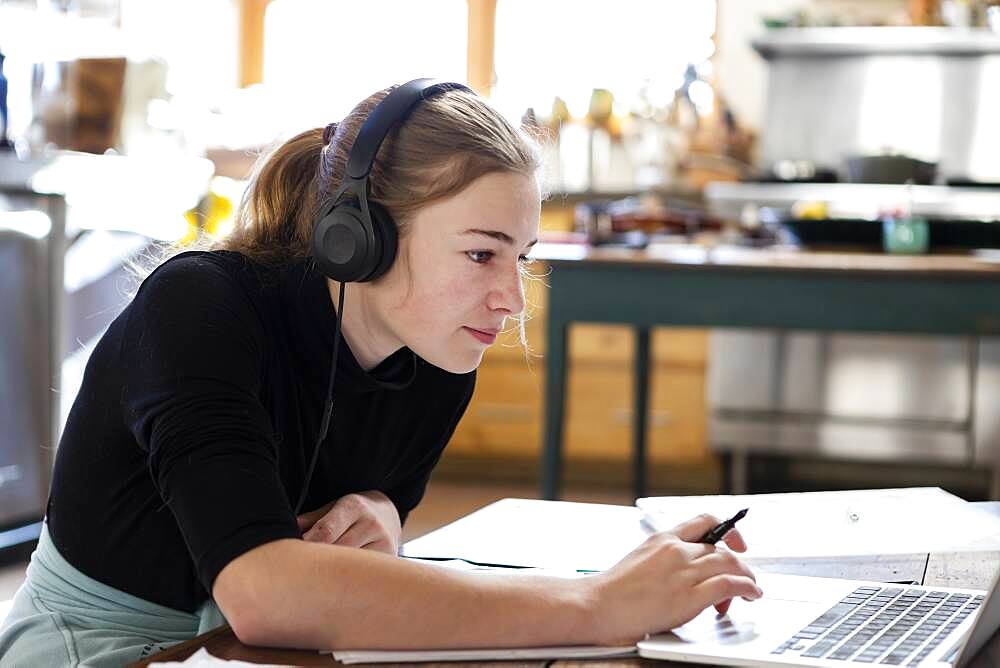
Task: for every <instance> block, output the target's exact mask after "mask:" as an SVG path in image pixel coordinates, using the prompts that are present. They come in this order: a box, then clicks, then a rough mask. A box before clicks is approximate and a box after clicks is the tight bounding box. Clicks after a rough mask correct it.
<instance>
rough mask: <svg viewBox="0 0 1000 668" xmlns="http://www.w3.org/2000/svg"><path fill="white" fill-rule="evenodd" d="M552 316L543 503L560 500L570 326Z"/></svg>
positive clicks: (547, 357) (547, 364)
mask: <svg viewBox="0 0 1000 668" xmlns="http://www.w3.org/2000/svg"><path fill="white" fill-rule="evenodd" d="M553 316H554V314H550V315H549V326H548V340H547V342H546V349H545V444H544V449H543V451H542V475H541V478H542V481H541V482H542V488H541V495H542V498H543V499H548V500H555V499H558V498H559V483H560V477H561V475H562V445H563V428H564V426H565V425H564V424H563V422H564V418H565V411H566V335H567V329H568V327H569V325H568V323H566V322H561V321H555V320H553Z"/></svg>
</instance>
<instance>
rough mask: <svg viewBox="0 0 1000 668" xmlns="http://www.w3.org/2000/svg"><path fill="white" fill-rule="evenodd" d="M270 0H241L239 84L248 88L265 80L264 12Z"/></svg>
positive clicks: (238, 9)
mask: <svg viewBox="0 0 1000 668" xmlns="http://www.w3.org/2000/svg"><path fill="white" fill-rule="evenodd" d="M269 1H270V0H239V1H238V2H237V11H238V12H239V23H240V33H239V49H240V60H239V85H240V88H246V87H247V86H250V85H252V84H255V83H260V82H261V81H263V80H264V14H265V12H266V11H267V3H268V2H269Z"/></svg>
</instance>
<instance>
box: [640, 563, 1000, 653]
mask: <svg viewBox="0 0 1000 668" xmlns="http://www.w3.org/2000/svg"><path fill="white" fill-rule="evenodd" d="M757 581H758V583H759V584H760V585H761V588H762V589H763V590H764V597H763V598H761V599H759V600H757V601H754V602H752V603H747V602H746V601H743V600H740V599H738V600H736V601H733V605H732V607H731V608H730V610H729V612H728V613H727V614H726V615H717V614H715V611H714V610H713V609H712V608H709V609H708V610H706V611H704V612H702V614H700V615H699V616H698V617H696V618H695V619H693V620H692V621H690V622H688V623H687V624H684V625H683V626H680V627H678V628H676V629H674V630H673V631H671V632H669V633H663V634H658V635H655V636H652V637H650V638H648V639H646V640H643V641H641V642H639V644H638V649H639V655H640V656H642V657H646V658H649V659H668V660H671V661H679V662H685V663H708V664H713V665H721V666H861V665H865V666H875V665H878V666H886V665H891V666H948V665H955V666H958V667H959V668H961V666H965V665H967V664H968V663H969V662H970V661H971V660H972V658H973V657H974V656H975V655H976V653H977V652H978V651H979V650H980V648H982V646H983V645H984V644H986V642H987V641H988V640H989V639H990V638H991V637H992V636H993V634H994V633H996V632H997V630H998V629H1000V594H998V593H997V591H998V589H1000V576H998V577H996V578H994V581H993V585H992V587H991V590H990V591H989V592H986V591H980V590H975V589H955V588H949V587H923V586H902V585H896V584H885V583H880V582H869V581H861V580H841V579H834V578H814V577H804V576H795V575H779V574H769V573H763V574H760V575H758V577H757Z"/></svg>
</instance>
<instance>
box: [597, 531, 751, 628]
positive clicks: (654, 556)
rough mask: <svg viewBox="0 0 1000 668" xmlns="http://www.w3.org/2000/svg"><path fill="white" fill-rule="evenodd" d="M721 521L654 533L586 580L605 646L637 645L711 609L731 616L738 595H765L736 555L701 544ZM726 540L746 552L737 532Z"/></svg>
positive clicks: (738, 549)
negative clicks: (607, 644) (610, 644)
mask: <svg viewBox="0 0 1000 668" xmlns="http://www.w3.org/2000/svg"><path fill="white" fill-rule="evenodd" d="M718 523H719V520H718V519H717V518H715V517H712V516H711V515H699V516H698V517H696V518H694V519H692V520H689V521H687V522H684V523H683V524H680V525H678V526H676V527H675V528H674V529H672V530H671V531H664V532H661V533H658V534H654V535H652V536H650V537H649V538H648V539H647V540H646V542H644V543H643V544H642V545H640V546H639V547H638V548H636V549H635V550H634V551H632V553H631V554H629V555H628V556H626V557H625V558H624V559H622V560H621V561H620V562H618V563H617V564H616V565H615V566H614V567H613V568H611V569H610V570H608V571H605V572H604V573H601V574H599V575H595V576H592V577H590V578H587V579H586V580H584V581H583V582H585V583H587V585H586V586H591V587H593V590H592V591H591V595H592V596H593V597H594V602H595V604H596V610H597V615H596V619H595V622H596V623H597V624H598V625H599V626H598V628H597V629H596V630H597V632H598V633H599V634H600V635H601V637H602V638H603V640H602V641H603V642H610V643H619V642H622V641H625V642H629V643H631V642H635V641H636V640H637V639H639V638H642V637H643V635H645V634H646V633H655V632H659V631H666V630H668V629H672V628H675V627H677V626H680V625H682V624H684V623H686V622H689V621H690V620H692V619H694V618H695V617H696V616H698V614H699V613H700V612H701V611H702V610H704V609H705V608H707V607H708V606H709V605H714V606H715V608H716V610H718V611H719V613H720V614H725V612H726V610H728V609H729V604H730V602H731V601H732V599H733V598H734V597H736V596H741V597H743V598H744V599H746V600H751V601H752V600H755V599H757V598H760V597H761V595H762V593H763V592H762V591H761V590H760V588H759V587H758V586H757V583H756V580H755V578H754V575H753V572H752V571H751V570H750V569H749V568H748V567H747V566H746V564H744V563H743V562H741V561H740V560H739V559H738V558H737V557H736V556H735V555H734V554H733V553H732V552H729V551H727V550H720V549H717V548H716V547H715V546H714V545H705V544H703V543H697V542H695V541H697V540H698V539H699V538H701V536H702V535H704V533H705V532H706V531H708V530H709V529H711V528H712V527H714V526H715V525H716V524H718ZM723 540H724V541H725V543H726V545H728V546H729V547H730V548H731V549H733V550H736V551H737V552H744V551H745V550H746V543H745V542H743V537H742V536H740V533H739V531H738V530H736V529H733V530H732V531H730V532H729V533H728V534H726V536H725V538H724V539H723ZM605 634H607V635H605Z"/></svg>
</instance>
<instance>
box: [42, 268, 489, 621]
mask: <svg viewBox="0 0 1000 668" xmlns="http://www.w3.org/2000/svg"><path fill="white" fill-rule="evenodd" d="M335 318H336V313H335V309H334V305H333V303H332V300H331V298H330V294H329V291H328V289H327V284H326V281H325V278H324V277H323V276H322V275H321V274H320V273H319V272H318V271H317V270H316V269H315V268H314V267H313V266H312V263H311V262H308V261H302V262H296V263H292V264H290V265H285V266H283V267H281V268H272V267H266V266H264V265H261V264H259V263H255V262H252V261H250V260H248V259H247V258H245V257H244V256H242V255H240V254H238V253H233V252H226V251H212V252H188V253H183V254H181V255H178V256H176V257H174V258H171V259H170V260H168V261H167V262H165V263H164V264H163V265H161V266H160V267H158V268H157V269H156V270H155V271H154V272H153V273H152V274H150V275H149V276H148V277H147V278H146V280H145V281H143V283H142V285H141V286H140V288H139V291H138V293H137V294H136V296H135V298H134V299H133V300H132V302H131V303H130V304H129V306H128V307H126V309H125V310H124V311H123V312H122V314H121V315H120V316H119V317H118V318H117V319H116V320H115V321H114V322H113V323H112V324H111V326H110V327H109V328H108V331H107V332H106V333H105V334H104V336H103V337H102V338H101V340H100V342H99V343H98V344H97V346H96V348H95V350H94V351H93V353H92V355H91V357H90V360H89V362H88V364H87V368H86V371H85V373H84V378H83V384H82V386H81V389H80V392H79V395H78V396H77V398H76V401H75V403H74V404H73V408H72V410H71V412H70V415H69V419H68V421H67V424H66V427H65V430H64V433H63V436H62V439H61V441H60V444H59V450H58V454H57V456H56V464H55V470H54V473H53V480H52V486H51V492H50V495H49V502H48V527H49V532H50V534H51V537H52V540H53V542H54V543H55V546H56V548H57V549H58V550H59V552H60V553H61V554H62V555H63V557H65V558H66V559H67V560H68V561H69V562H70V563H71V564H72V565H73V566H75V567H76V568H77V569H78V570H80V571H82V572H83V573H85V574H86V575H89V576H90V577H92V578H94V579H96V580H98V581H100V582H103V583H105V584H108V585H110V586H112V587H115V588H117V589H120V590H122V591H125V592H128V593H130V594H133V595H135V596H139V597H140V598H143V599H146V600H148V601H153V602H155V603H159V604H161V605H165V606H168V607H171V608H175V609H178V610H186V611H194V610H196V609H197V608H198V606H199V605H200V604H201V603H202V602H204V601H205V600H206V599H207V597H208V595H209V594H208V592H211V588H212V584H213V582H214V581H215V578H216V576H217V575H218V574H219V571H221V570H222V568H223V567H224V566H225V565H226V564H228V563H229V562H230V561H231V560H233V559H235V558H236V557H238V556H239V555H241V554H243V553H244V552H246V551H248V550H250V549H252V548H254V547H256V546H258V545H262V544H264V543H267V542H270V541H274V540H277V539H281V538H300V537H301V533H300V532H299V530H298V527H297V525H296V519H295V515H294V512H293V507H294V504H295V503H296V501H297V500H298V497H299V494H300V492H301V489H302V485H303V482H304V477H305V471H306V468H307V467H308V464H309V460H310V458H311V456H312V452H313V447H314V445H315V443H316V438H317V435H318V431H319V425H320V420H321V417H322V411H323V407H324V400H325V398H326V389H327V382H328V380H329V371H330V359H331V356H332V352H333V332H334V323H335ZM474 385H475V372H472V373H468V374H461V375H458V374H452V373H448V372H446V371H443V370H441V369H439V368H437V367H435V366H433V365H431V364H429V363H427V362H425V361H424V360H422V359H420V358H419V357H417V356H415V355H414V354H413V353H412V352H411V351H409V350H408V349H406V348H403V349H401V350H399V351H397V352H396V353H394V354H392V355H390V356H389V357H388V358H387V359H386V360H384V361H383V362H382V363H381V364H379V365H378V366H377V367H376V368H374V369H372V370H371V371H370V372H365V371H364V370H363V369H362V368H361V367H360V366H359V365H358V362H357V361H356V360H355V358H354V356H353V355H352V354H351V350H350V348H349V347H348V345H347V343H346V341H344V340H343V339H341V345H340V352H339V359H338V362H337V377H336V384H335V388H334V409H333V419H332V422H331V425H330V430H329V434H328V435H327V437H326V439H325V440H324V442H323V444H322V446H321V450H320V455H319V460H318V463H317V465H316V471H315V473H314V475H313V478H312V481H311V483H310V485H309V492H308V496H307V499H306V503H305V506H304V509H306V510H309V509H313V508H317V507H319V506H321V505H323V504H325V503H327V502H329V501H333V500H334V499H337V498H339V497H340V496H343V495H345V494H349V493H351V492H358V491H364V490H371V489H377V490H381V491H383V492H384V493H385V494H386V495H387V496H388V497H389V498H390V499H391V500H392V501H393V503H394V504H395V506H396V508H397V509H398V510H399V514H400V517H401V518H402V519H405V517H406V514H407V513H408V512H409V511H410V510H411V509H412V508H413V507H414V506H416V504H417V503H418V502H419V501H420V499H421V497H422V496H423V493H424V488H425V487H426V484H427V480H428V477H429V476H430V472H431V469H432V468H433V467H434V465H435V464H436V463H437V461H438V459H439V457H440V455H441V452H442V450H443V449H444V446H445V444H446V443H447V441H448V439H449V438H450V437H451V434H452V433H453V431H454V429H455V427H456V425H457V424H458V421H459V419H460V418H461V416H462V414H463V412H464V411H465V408H466V406H467V405H468V402H469V400H470V398H471V396H472V390H473V387H474Z"/></svg>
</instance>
